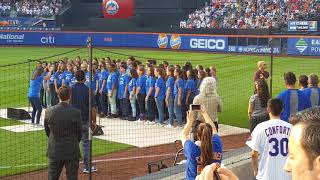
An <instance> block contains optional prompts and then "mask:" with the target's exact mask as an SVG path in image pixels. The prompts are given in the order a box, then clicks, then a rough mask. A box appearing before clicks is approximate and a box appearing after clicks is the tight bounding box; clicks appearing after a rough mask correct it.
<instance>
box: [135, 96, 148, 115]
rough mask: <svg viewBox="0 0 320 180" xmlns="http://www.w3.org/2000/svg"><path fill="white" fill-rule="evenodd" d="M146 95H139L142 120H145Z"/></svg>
mask: <svg viewBox="0 0 320 180" xmlns="http://www.w3.org/2000/svg"><path fill="white" fill-rule="evenodd" d="M145 98H146V95H145V94H138V97H137V101H138V106H139V113H140V119H141V120H145V113H146V109H145V108H146V106H145V102H146V101H145Z"/></svg>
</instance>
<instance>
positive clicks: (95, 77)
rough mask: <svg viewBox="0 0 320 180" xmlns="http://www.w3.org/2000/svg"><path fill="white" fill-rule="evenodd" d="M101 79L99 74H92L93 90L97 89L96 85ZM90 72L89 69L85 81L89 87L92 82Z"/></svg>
mask: <svg viewBox="0 0 320 180" xmlns="http://www.w3.org/2000/svg"><path fill="white" fill-rule="evenodd" d="M98 80H99V78H98V76H97V74H95V75H92V80H91V90H92V91H95V90H96V85H97V81H98ZM89 81H90V72H89V71H87V72H86V83H85V85H86V86H87V87H89V84H90V82H89Z"/></svg>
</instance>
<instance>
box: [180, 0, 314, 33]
mask: <svg viewBox="0 0 320 180" xmlns="http://www.w3.org/2000/svg"><path fill="white" fill-rule="evenodd" d="M319 12H320V1H318V0H280V1H274V0H239V1H216V2H215V3H212V4H210V5H206V6H205V7H204V8H202V9H200V10H196V11H195V12H193V13H191V14H189V17H188V19H187V20H183V21H181V22H180V27H181V28H190V29H193V28H197V29H199V28H226V29H266V28H270V27H275V28H280V27H286V25H287V22H288V21H290V20H311V19H312V18H315V17H318V14H319Z"/></svg>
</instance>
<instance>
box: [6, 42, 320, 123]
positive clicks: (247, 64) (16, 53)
mask: <svg viewBox="0 0 320 180" xmlns="http://www.w3.org/2000/svg"><path fill="white" fill-rule="evenodd" d="M71 50H74V49H72V48H31V47H19V48H18V47H15V48H0V53H1V61H0V65H4V64H12V63H17V62H26V59H28V58H29V59H39V58H43V57H48V56H52V55H55V54H61V53H65V52H68V51H71ZM129 55H132V56H135V57H138V58H137V59H139V60H141V61H142V62H145V61H146V59H148V58H153V59H166V60H168V61H169V62H170V63H171V64H184V63H185V62H186V61H191V62H192V63H193V65H197V64H201V65H203V66H205V67H209V66H211V65H214V66H216V68H217V76H218V82H219V85H218V86H219V94H220V95H221V96H222V100H223V104H224V112H223V113H221V114H220V116H219V119H220V122H222V123H225V124H230V125H234V126H239V127H248V120H247V106H248V100H249V98H250V96H251V95H252V93H253V83H252V76H253V73H254V72H255V71H256V62H257V61H259V60H264V61H266V63H267V64H268V66H267V68H269V69H268V70H270V61H271V60H270V56H256V55H237V54H214V53H190V52H178V51H156V50H134V49H106V51H105V50H100V49H94V51H93V57H98V58H101V57H111V58H113V59H124V60H126V59H127V57H128V56H129ZM76 56H80V57H82V58H83V59H86V58H88V49H80V50H77V51H74V52H70V53H66V54H65V55H59V56H56V57H51V58H43V59H44V60H46V61H55V60H59V59H63V58H64V57H68V58H75V57H76ZM146 57H147V58H146ZM319 67H320V62H319V59H316V58H314V59H312V58H306V57H298V58H296V57H274V65H273V71H274V74H273V95H274V96H276V95H277V94H278V93H279V92H280V91H281V90H283V89H284V88H285V87H284V83H283V80H282V79H283V78H282V75H283V73H284V72H287V71H293V72H294V73H295V74H296V75H297V76H299V75H301V74H307V75H308V74H310V73H317V74H319V71H320V70H319V69H320V68H319ZM33 68H34V62H32V63H30V69H31V71H32V69H33ZM0 77H1V80H0V81H1V83H0V84H1V85H0V86H1V87H0V107H16V106H27V105H28V103H27V102H28V101H27V95H26V92H27V89H28V81H29V64H28V63H24V64H19V65H15V66H7V67H0Z"/></svg>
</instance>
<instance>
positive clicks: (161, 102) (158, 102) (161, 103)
mask: <svg viewBox="0 0 320 180" xmlns="http://www.w3.org/2000/svg"><path fill="white" fill-rule="evenodd" d="M156 105H157V109H158V114H159V123H160V124H163V121H164V100H158V98H156Z"/></svg>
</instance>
